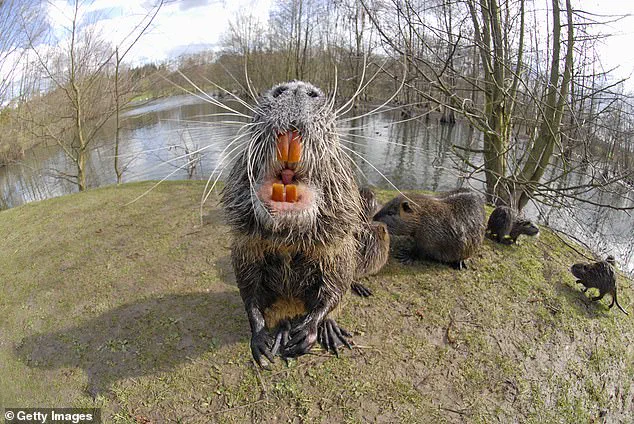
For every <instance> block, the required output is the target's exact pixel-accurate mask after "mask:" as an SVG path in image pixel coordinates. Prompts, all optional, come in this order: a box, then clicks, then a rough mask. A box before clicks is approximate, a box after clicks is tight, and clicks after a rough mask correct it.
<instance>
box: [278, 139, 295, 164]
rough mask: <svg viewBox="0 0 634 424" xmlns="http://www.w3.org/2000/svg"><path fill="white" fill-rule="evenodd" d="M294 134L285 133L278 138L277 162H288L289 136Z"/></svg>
mask: <svg viewBox="0 0 634 424" xmlns="http://www.w3.org/2000/svg"><path fill="white" fill-rule="evenodd" d="M289 134H292V133H284V134H280V135H278V136H277V160H279V161H280V162H286V161H288V146H289V140H288V138H289V137H288V136H289Z"/></svg>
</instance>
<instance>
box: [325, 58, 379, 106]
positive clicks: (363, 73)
mask: <svg viewBox="0 0 634 424" xmlns="http://www.w3.org/2000/svg"><path fill="white" fill-rule="evenodd" d="M367 60H368V56H367V55H366V54H365V53H364V54H363V72H362V73H361V79H360V80H359V85H358V86H357V90H356V91H355V92H354V94H353V95H352V97H350V99H348V101H347V102H346V103H344V104H343V105H342V106H341V107H340V108H339V109H337V110H336V111H335V116H339V112H340V111H341V110H343V109H345V108H346V107H348V105H349V104H351V103H352V104H354V101H355V99H356V98H357V96H358V95H359V94H360V93H361V91H362V90H363V88H365V87H367V84H366V85H363V82H364V81H365V70H366V68H367V63H368V62H367ZM377 72H378V71H377ZM371 81H372V79H371V80H370V81H368V84H369V83H370V82H371ZM362 87H363V88H362Z"/></svg>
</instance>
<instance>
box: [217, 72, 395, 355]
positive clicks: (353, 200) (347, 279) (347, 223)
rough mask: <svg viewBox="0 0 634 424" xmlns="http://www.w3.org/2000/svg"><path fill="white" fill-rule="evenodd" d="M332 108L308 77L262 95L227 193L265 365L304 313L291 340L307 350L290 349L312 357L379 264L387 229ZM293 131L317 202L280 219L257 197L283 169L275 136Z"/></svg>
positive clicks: (240, 280) (256, 351)
mask: <svg viewBox="0 0 634 424" xmlns="http://www.w3.org/2000/svg"><path fill="white" fill-rule="evenodd" d="M331 106H332V105H331V104H329V102H327V99H326V97H325V96H324V94H323V93H322V92H321V90H319V89H318V88H316V87H314V86H312V85H311V84H309V83H305V82H301V81H291V82H288V83H284V84H280V85H278V86H276V87H273V88H272V89H271V90H269V91H268V92H266V93H265V94H264V95H263V96H262V97H261V98H260V99H259V101H258V105H257V108H256V113H255V114H254V119H253V124H252V125H251V128H250V133H251V138H250V140H249V144H248V146H247V147H246V148H245V149H244V150H243V151H242V153H241V154H240V155H239V156H238V158H237V160H236V161H235V163H234V165H233V168H232V170H231V173H230V175H229V178H228V179H227V181H226V185H225V188H224V190H223V195H222V202H223V205H224V208H225V212H226V214H227V218H228V222H229V224H230V225H231V226H232V228H233V233H234V242H233V246H232V252H231V257H232V263H233V267H234V271H235V274H236V280H237V284H238V288H239V289H240V295H241V297H242V299H243V301H244V305H245V309H246V312H247V316H248V318H249V324H250V326H251V332H252V339H251V349H252V352H253V355H254V358H255V359H256V361H258V363H260V365H262V362H261V357H262V355H265V354H266V353H269V354H270V353H271V352H267V350H266V349H267V347H268V349H270V348H271V345H272V344H273V343H272V340H271V337H272V334H271V333H269V330H270V329H273V328H274V327H275V326H276V325H277V324H278V322H279V321H280V320H281V319H284V318H288V319H291V318H294V317H297V316H298V315H299V318H298V319H295V320H294V324H293V325H294V328H293V329H292V330H291V338H293V334H296V335H297V336H298V337H300V339H299V340H300V341H301V343H300V344H301V348H298V349H297V350H294V351H293V352H291V353H289V354H292V355H297V354H302V353H305V351H306V349H309V348H310V346H312V344H313V343H314V342H315V341H316V337H317V329H318V327H319V326H320V325H322V323H323V322H325V320H326V319H327V318H328V317H329V314H330V313H331V312H332V311H333V310H334V309H335V308H336V307H337V306H338V305H339V303H340V301H341V299H342V297H343V295H344V294H345V293H346V292H347V291H348V289H349V288H350V286H351V284H352V283H353V281H354V280H355V278H357V277H358V275H359V270H360V269H363V270H365V271H364V272H369V271H373V270H375V269H376V268H377V267H378V265H375V264H374V263H368V258H367V257H366V253H368V252H372V251H373V250H374V243H376V242H377V240H378V239H379V238H380V237H378V236H377V235H380V234H379V233H380V231H378V232H377V229H376V227H375V226H373V224H372V223H371V222H370V220H369V219H368V217H367V212H366V211H365V210H364V209H365V204H364V202H363V201H362V199H361V195H360V192H359V189H358V187H357V185H356V182H355V179H354V173H353V169H354V168H353V166H354V165H353V164H352V162H351V160H350V158H349V157H347V156H346V155H345V154H344V152H343V149H342V148H341V147H340V146H339V140H338V137H337V135H336V131H335V116H334V113H333V112H332V110H331ZM290 130H296V131H299V133H300V134H301V136H302V161H301V162H300V163H299V167H298V168H297V169H296V173H295V175H296V177H297V178H298V179H299V180H301V181H302V182H303V183H304V184H307V185H309V186H310V188H311V190H312V191H313V193H315V199H314V201H313V202H312V203H311V206H310V208H309V209H306V210H303V211H301V212H297V213H296V212H293V213H292V214H286V215H279V214H277V213H276V212H275V211H272V210H270V208H269V207H268V206H267V204H265V203H264V202H262V201H261V200H260V199H259V198H258V197H257V195H256V193H257V192H258V190H259V186H260V184H262V182H263V181H264V180H265V179H266V178H267V175H271V173H274V172H278V170H279V169H280V165H279V163H278V162H277V161H276V137H277V134H279V133H282V132H286V131H290ZM377 257H378V256H377ZM369 262H372V260H370V261H369ZM381 266H382V264H381ZM330 324H334V322H332V320H330ZM330 324H328V326H330ZM319 328H320V329H321V327H319ZM320 331H321V330H320ZM295 339H297V337H295ZM289 349H291V350H293V348H292V347H291V348H289Z"/></svg>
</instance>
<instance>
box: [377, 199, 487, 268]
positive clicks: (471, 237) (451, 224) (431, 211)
mask: <svg viewBox="0 0 634 424" xmlns="http://www.w3.org/2000/svg"><path fill="white" fill-rule="evenodd" d="M485 218H486V215H485V211H484V200H483V199H482V197H481V196H480V195H479V194H477V193H475V192H473V191H471V190H466V189H459V190H454V191H451V192H448V193H440V194H437V195H433V196H432V195H425V194H409V195H407V197H405V196H404V195H401V196H398V197H396V198H394V199H392V200H391V201H390V202H388V203H386V204H385V206H383V208H382V209H381V210H380V211H379V212H378V213H377V214H376V215H375V216H374V219H375V220H377V221H381V222H383V223H385V224H386V225H387V228H388V231H389V233H390V238H391V240H393V242H392V250H393V254H394V256H396V257H397V259H400V260H403V261H406V262H408V261H411V260H413V259H417V258H420V259H431V260H435V261H439V262H443V263H446V264H448V265H450V266H452V267H454V268H456V269H462V268H465V264H464V261H465V260H466V259H468V258H469V257H471V256H472V255H473V254H474V253H475V252H476V251H477V250H478V249H479V248H480V246H481V245H482V240H483V239H484V220H485Z"/></svg>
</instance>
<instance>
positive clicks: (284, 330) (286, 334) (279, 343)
mask: <svg viewBox="0 0 634 424" xmlns="http://www.w3.org/2000/svg"><path fill="white" fill-rule="evenodd" d="M290 331H291V323H290V321H289V320H287V319H284V320H282V321H280V323H279V324H278V325H277V334H276V335H275V343H274V344H273V347H272V348H271V354H273V355H277V352H279V351H280V350H283V349H284V347H285V346H286V344H287V343H288V340H289V339H290Z"/></svg>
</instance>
